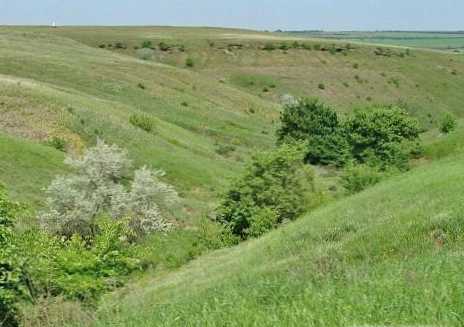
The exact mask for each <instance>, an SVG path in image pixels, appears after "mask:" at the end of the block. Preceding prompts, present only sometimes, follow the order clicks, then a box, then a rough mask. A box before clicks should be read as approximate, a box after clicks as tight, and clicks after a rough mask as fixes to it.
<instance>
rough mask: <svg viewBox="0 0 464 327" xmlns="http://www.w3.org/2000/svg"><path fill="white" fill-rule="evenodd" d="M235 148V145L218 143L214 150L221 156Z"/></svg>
mask: <svg viewBox="0 0 464 327" xmlns="http://www.w3.org/2000/svg"><path fill="white" fill-rule="evenodd" d="M235 149H236V147H235V146H233V145H230V144H218V145H217V147H216V149H215V151H216V153H217V154H219V155H221V156H227V155H228V154H229V153H231V152H234V151H235Z"/></svg>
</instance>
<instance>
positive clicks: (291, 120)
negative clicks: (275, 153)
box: [277, 99, 349, 166]
mask: <svg viewBox="0 0 464 327" xmlns="http://www.w3.org/2000/svg"><path fill="white" fill-rule="evenodd" d="M280 120H281V126H280V128H279V130H278V131H277V138H278V142H279V143H292V142H294V141H305V142H307V145H308V148H307V152H306V160H308V161H309V162H310V163H313V164H334V165H337V166H340V165H343V164H344V163H345V162H346V161H347V160H348V159H349V147H348V143H347V141H346V139H345V137H344V136H343V134H342V128H341V123H340V121H339V118H338V115H337V113H336V112H335V111H334V110H333V109H332V108H330V107H328V106H325V105H324V104H322V103H321V102H319V101H318V100H316V99H312V100H310V99H304V100H300V101H293V102H290V103H289V104H286V105H285V107H284V110H283V112H282V113H281V117H280Z"/></svg>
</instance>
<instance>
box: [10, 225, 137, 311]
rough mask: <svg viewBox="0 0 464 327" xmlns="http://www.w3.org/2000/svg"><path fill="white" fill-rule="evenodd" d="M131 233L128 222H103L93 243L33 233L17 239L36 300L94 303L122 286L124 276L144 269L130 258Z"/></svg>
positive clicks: (75, 237)
mask: <svg viewBox="0 0 464 327" xmlns="http://www.w3.org/2000/svg"><path fill="white" fill-rule="evenodd" d="M131 235H132V232H131V230H130V228H129V227H128V222H127V221H114V220H110V219H103V218H102V219H100V220H99V222H98V233H97V235H96V236H95V238H94V239H92V240H86V239H84V238H82V237H81V236H78V235H74V236H72V237H71V238H70V239H61V238H59V237H55V236H51V235H48V234H46V233H45V232H42V231H36V230H30V231H27V232H25V233H24V234H22V235H20V236H18V241H17V243H18V253H20V254H21V256H22V257H23V258H24V259H25V260H26V263H27V265H26V266H27V275H28V277H29V279H30V287H31V289H32V293H33V295H34V296H35V297H40V296H47V295H51V296H62V297H64V298H65V299H73V300H80V301H83V302H86V303H88V304H92V303H94V302H95V301H96V300H97V299H98V298H99V297H100V296H101V295H102V294H103V293H104V292H106V291H108V290H111V289H114V288H115V287H119V286H122V285H123V284H124V281H125V276H127V275H128V274H129V273H131V272H132V271H134V270H138V269H141V266H140V260H138V258H136V257H134V256H131V255H130V252H129V250H130V248H131V244H130V243H129V242H128V240H130V237H131Z"/></svg>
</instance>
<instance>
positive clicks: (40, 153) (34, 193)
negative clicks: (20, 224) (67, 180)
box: [0, 133, 66, 207]
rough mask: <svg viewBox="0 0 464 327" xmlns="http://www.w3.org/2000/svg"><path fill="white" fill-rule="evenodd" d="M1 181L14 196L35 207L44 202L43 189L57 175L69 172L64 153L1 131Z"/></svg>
mask: <svg viewBox="0 0 464 327" xmlns="http://www.w3.org/2000/svg"><path fill="white" fill-rule="evenodd" d="M0 153H1V160H0V183H1V184H4V185H7V186H8V191H9V192H10V193H11V196H12V197H13V198H15V199H17V200H19V201H24V202H27V203H28V204H30V205H32V206H33V207H37V206H39V205H40V203H41V201H42V200H43V197H42V196H41V194H42V193H43V189H44V188H46V187H47V186H48V183H49V182H50V180H51V179H52V178H53V176H54V175H57V174H62V173H64V172H65V171H66V169H65V167H64V164H63V160H64V156H63V154H62V153H61V152H59V151H57V150H55V149H54V148H52V147H49V146H45V145H41V144H34V143H30V142H26V141H24V140H19V139H16V138H12V137H10V136H7V135H4V134H2V133H0Z"/></svg>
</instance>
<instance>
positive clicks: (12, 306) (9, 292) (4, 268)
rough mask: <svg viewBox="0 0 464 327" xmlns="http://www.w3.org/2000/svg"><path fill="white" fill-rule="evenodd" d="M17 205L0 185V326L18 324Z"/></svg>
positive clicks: (20, 292) (20, 283)
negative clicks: (15, 224) (14, 225)
mask: <svg viewBox="0 0 464 327" xmlns="http://www.w3.org/2000/svg"><path fill="white" fill-rule="evenodd" d="M16 207H17V205H16V204H14V203H12V202H10V201H9V200H8V198H7V194H6V192H5V190H4V189H3V187H2V186H0V326H5V327H15V326H18V308H17V303H18V302H19V301H20V299H21V297H22V296H23V295H24V293H25V292H24V275H23V271H22V262H21V259H20V256H19V255H18V253H17V249H16V246H15V244H14V234H13V219H14V211H15V209H16Z"/></svg>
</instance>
